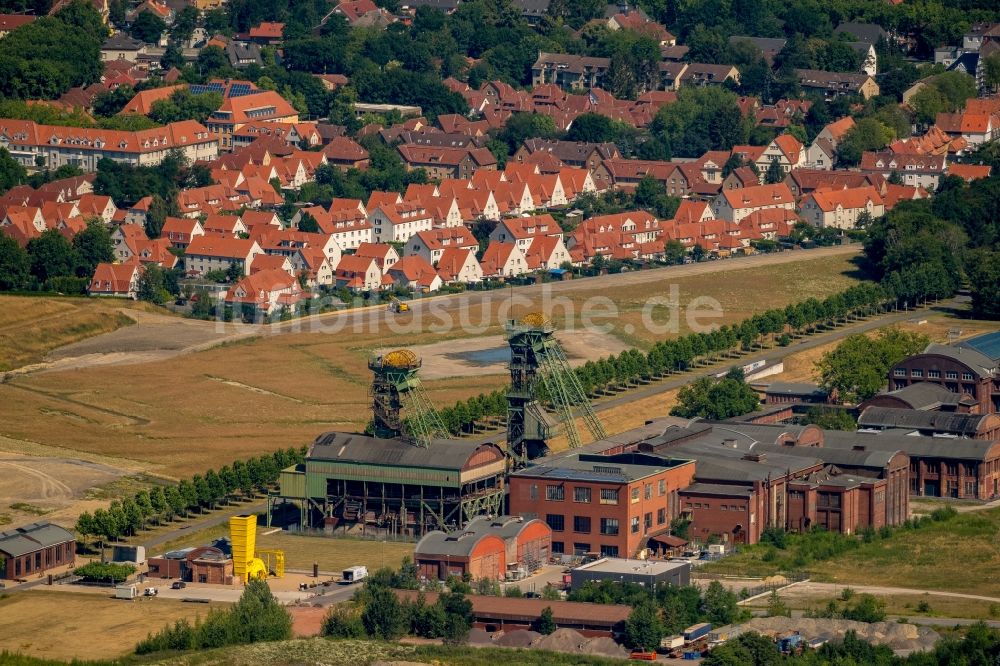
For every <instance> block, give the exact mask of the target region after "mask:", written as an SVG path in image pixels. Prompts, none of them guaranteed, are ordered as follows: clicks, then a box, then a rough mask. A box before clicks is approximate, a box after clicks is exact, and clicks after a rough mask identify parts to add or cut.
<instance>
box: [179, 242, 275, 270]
mask: <svg viewBox="0 0 1000 666" xmlns="http://www.w3.org/2000/svg"><path fill="white" fill-rule="evenodd" d="M263 252H264V251H263V249H261V246H260V245H258V244H257V241H255V240H250V239H243V238H222V237H219V236H196V237H195V238H193V239H192V240H191V243H190V244H189V245H188V247H187V251H186V252H185V254H184V269H185V271H186V273H187V274H188V275H193V276H201V275H204V274H205V273H208V272H209V271H225V270H228V269H229V267H230V266H232V265H236V266H237V267H238V268H239V270H240V274H241V275H249V274H250V266H251V264H253V260H254V258H255V257H256V256H257V255H260V254H262V253H263Z"/></svg>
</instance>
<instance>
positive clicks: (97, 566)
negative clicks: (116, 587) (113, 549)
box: [73, 562, 135, 583]
mask: <svg viewBox="0 0 1000 666" xmlns="http://www.w3.org/2000/svg"><path fill="white" fill-rule="evenodd" d="M73 573H74V574H75V575H77V576H82V577H83V578H85V579H86V580H92V581H97V582H105V581H111V582H114V583H120V582H122V581H123V580H125V579H126V578H128V577H129V576H131V575H132V574H134V573H135V567H134V566H132V565H131V564H105V563H101V562H91V563H89V564H84V565H83V566H82V567H77V568H76V569H74V570H73Z"/></svg>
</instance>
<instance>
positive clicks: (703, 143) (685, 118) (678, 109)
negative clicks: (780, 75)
mask: <svg viewBox="0 0 1000 666" xmlns="http://www.w3.org/2000/svg"><path fill="white" fill-rule="evenodd" d="M750 128H751V121H750V120H749V119H748V118H747V117H746V116H744V115H743V113H742V111H740V107H739V104H738V103H737V97H736V94H735V93H732V92H730V91H728V90H725V89H724V88H721V87H718V86H704V87H701V86H691V87H683V88H681V89H680V91H679V92H678V93H677V101H676V102H674V103H673V104H669V105H667V106H664V107H663V108H661V109H660V110H659V111H658V112H657V114H656V117H655V118H654V119H653V122H652V123H651V124H650V131H651V133H652V135H653V137H654V138H656V139H658V140H660V141H662V142H663V143H665V144H667V145H668V146H670V148H671V150H672V152H673V153H674V154H675V155H680V156H684V157H699V156H701V155H702V154H704V153H705V152H706V151H708V150H729V149H731V148H732V147H733V146H734V145H735V144H742V143H746V142H747V139H748V138H749V136H750Z"/></svg>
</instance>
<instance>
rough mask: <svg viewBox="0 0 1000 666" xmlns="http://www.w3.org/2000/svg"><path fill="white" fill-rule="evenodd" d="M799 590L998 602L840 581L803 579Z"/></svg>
mask: <svg viewBox="0 0 1000 666" xmlns="http://www.w3.org/2000/svg"><path fill="white" fill-rule="evenodd" d="M795 587H796V588H797V589H798V591H800V592H819V593H829V594H832V595H837V594H840V591H841V590H843V589H844V588H845V587H849V588H851V589H852V590H854V591H855V592H862V593H867V594H881V595H883V596H890V595H894V594H930V595H935V596H939V597H954V598H957V599H973V600H975V601H988V602H990V603H1000V597H987V596H983V595H979V594H964V593H962V592H948V591H946V590H916V589H913V588H908V587H884V586H881V585H844V584H841V583H817V582H814V581H811V580H807V581H803V582H801V583H798V584H797V585H796V586H795Z"/></svg>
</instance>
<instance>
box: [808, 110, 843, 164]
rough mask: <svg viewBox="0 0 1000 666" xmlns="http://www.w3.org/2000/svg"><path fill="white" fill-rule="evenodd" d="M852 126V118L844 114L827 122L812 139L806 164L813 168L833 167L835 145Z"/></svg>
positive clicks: (835, 154) (835, 155)
mask: <svg viewBox="0 0 1000 666" xmlns="http://www.w3.org/2000/svg"><path fill="white" fill-rule="evenodd" d="M852 127H854V118H852V117H851V116H845V117H843V118H841V119H840V120H835V121H834V122H832V123H829V124H827V125H826V127H824V128H823V129H822V130H820V133H819V134H817V135H816V138H815V139H813V142H812V144H810V146H809V149H808V151H807V153H806V166H808V167H811V168H813V169H826V170H830V169H833V166H834V164H835V163H836V161H837V146H838V145H840V142H841V141H843V140H844V137H845V136H847V133H848V132H849V131H850V130H851V128H852Z"/></svg>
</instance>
